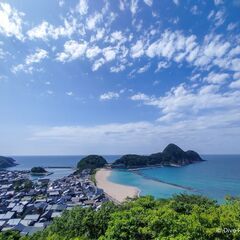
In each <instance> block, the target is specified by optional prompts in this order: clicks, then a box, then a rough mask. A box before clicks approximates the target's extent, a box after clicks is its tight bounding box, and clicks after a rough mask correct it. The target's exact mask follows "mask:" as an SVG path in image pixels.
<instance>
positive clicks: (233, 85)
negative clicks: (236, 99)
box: [229, 79, 240, 89]
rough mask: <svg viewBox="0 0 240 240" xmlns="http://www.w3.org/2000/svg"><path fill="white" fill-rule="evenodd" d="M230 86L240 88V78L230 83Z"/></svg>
mask: <svg viewBox="0 0 240 240" xmlns="http://www.w3.org/2000/svg"><path fill="white" fill-rule="evenodd" d="M229 87H230V88H238V89H240V79H239V80H237V81H233V82H231V83H230V85H229Z"/></svg>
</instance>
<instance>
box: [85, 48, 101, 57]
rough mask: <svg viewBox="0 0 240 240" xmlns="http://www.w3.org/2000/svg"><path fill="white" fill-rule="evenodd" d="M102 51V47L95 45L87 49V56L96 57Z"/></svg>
mask: <svg viewBox="0 0 240 240" xmlns="http://www.w3.org/2000/svg"><path fill="white" fill-rule="evenodd" d="M100 52H101V49H100V48H99V47H98V46H93V47H90V48H88V49H87V51H86V57H87V58H90V59H93V58H95V57H96V56H97V55H98V54H99V53H100Z"/></svg>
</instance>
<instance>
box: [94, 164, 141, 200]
mask: <svg viewBox="0 0 240 240" xmlns="http://www.w3.org/2000/svg"><path fill="white" fill-rule="evenodd" d="M111 172H112V170H110V169H104V168H102V169H100V170H98V171H97V173H96V175H95V178H96V183H97V186H98V187H99V188H102V189H103V190H104V192H105V193H106V194H107V195H109V196H110V197H111V198H112V200H115V201H116V202H120V203H121V202H123V201H124V200H126V198H127V197H131V198H133V197H136V196H138V195H139V192H140V191H139V189H138V188H136V187H131V186H126V185H121V184H117V183H112V182H110V181H109V180H108V177H109V176H110V174H111Z"/></svg>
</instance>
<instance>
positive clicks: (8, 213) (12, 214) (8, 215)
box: [1, 212, 15, 221]
mask: <svg viewBox="0 0 240 240" xmlns="http://www.w3.org/2000/svg"><path fill="white" fill-rule="evenodd" d="M14 216H15V212H7V213H6V214H5V215H4V216H3V217H2V218H1V219H2V220H7V221H8V220H9V219H11V218H13V217H14Z"/></svg>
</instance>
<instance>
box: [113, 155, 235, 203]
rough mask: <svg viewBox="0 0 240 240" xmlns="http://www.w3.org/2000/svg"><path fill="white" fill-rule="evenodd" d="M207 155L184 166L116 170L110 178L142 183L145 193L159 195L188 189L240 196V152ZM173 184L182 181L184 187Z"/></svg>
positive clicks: (220, 197) (214, 195) (216, 195)
mask: <svg viewBox="0 0 240 240" xmlns="http://www.w3.org/2000/svg"><path fill="white" fill-rule="evenodd" d="M203 158H204V159H206V160H207V161H205V162H201V163H196V164H191V165H188V166H184V167H180V168H174V167H163V168H149V169H141V170H139V171H138V174H136V173H133V172H129V171H119V170H115V171H114V172H113V174H112V175H111V176H110V177H109V180H110V181H112V182H115V183H120V184H125V185H131V186H135V187H138V188H139V189H140V190H141V195H147V194H150V195H153V196H155V197H157V198H168V197H170V196H172V195H173V194H176V193H180V192H186V193H194V194H202V195H205V196H208V197H210V198H213V199H216V200H218V201H219V202H222V201H223V200H224V198H225V196H226V195H231V196H240V155H206V156H203ZM139 174H140V175H139ZM158 180H159V181H164V182H167V183H169V184H164V183H161V182H158ZM171 184H177V185H180V186H182V187H183V189H181V188H179V187H176V186H171ZM184 188H190V189H191V190H186V189H184Z"/></svg>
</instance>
